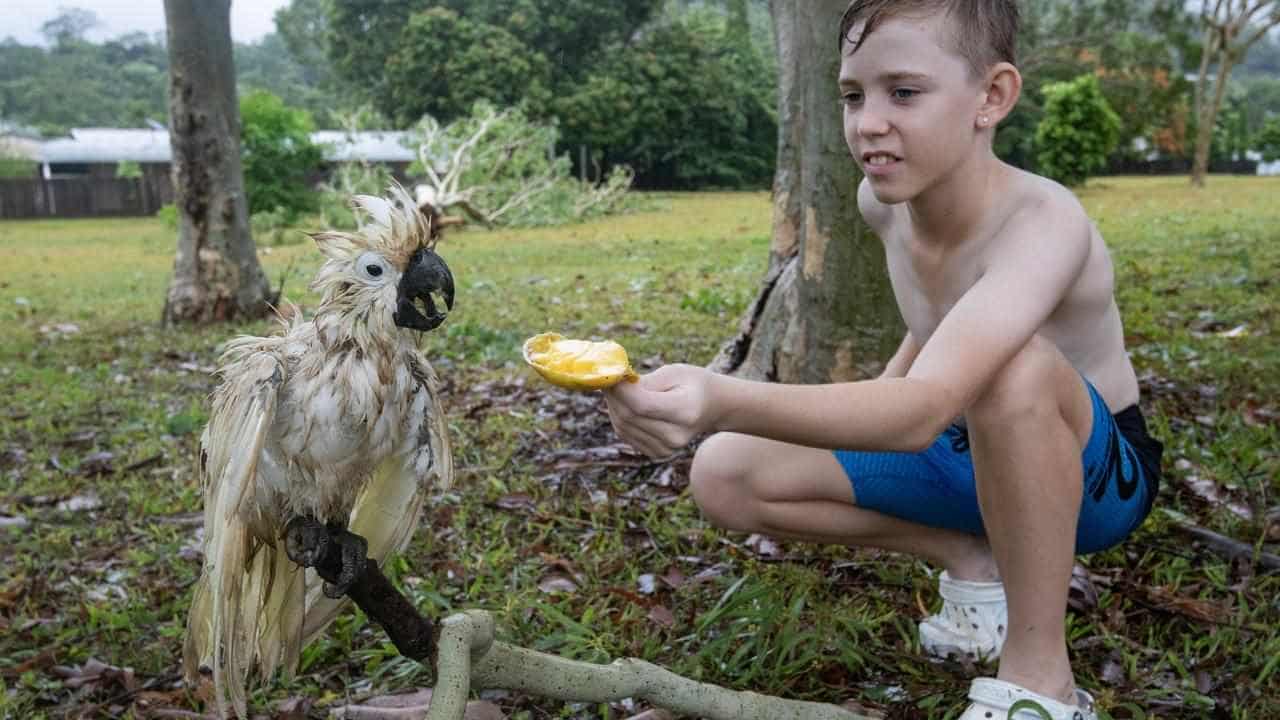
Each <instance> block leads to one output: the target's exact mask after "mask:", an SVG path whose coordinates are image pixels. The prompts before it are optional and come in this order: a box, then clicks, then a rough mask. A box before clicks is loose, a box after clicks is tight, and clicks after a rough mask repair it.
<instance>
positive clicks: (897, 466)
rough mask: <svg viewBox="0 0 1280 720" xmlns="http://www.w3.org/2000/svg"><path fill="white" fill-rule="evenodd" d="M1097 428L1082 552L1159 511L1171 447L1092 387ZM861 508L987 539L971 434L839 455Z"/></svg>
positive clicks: (1079, 532) (1131, 411)
mask: <svg viewBox="0 0 1280 720" xmlns="http://www.w3.org/2000/svg"><path fill="white" fill-rule="evenodd" d="M1085 385H1086V386H1087V387H1088V388H1089V395H1090V397H1092V399H1093V429H1092V431H1091V433H1090V435H1089V442H1088V444H1087V445H1086V446H1085V448H1084V453H1083V455H1082V457H1081V462H1082V463H1083V466H1084V496H1083V497H1082V498H1081V502H1080V516H1079V520H1078V522H1077V527H1076V552H1077V553H1078V554H1085V553H1092V552H1097V551H1099V550H1105V549H1107V548H1109V547H1111V546H1113V545H1116V544H1117V543H1119V542H1120V541H1121V540H1124V539H1125V538H1126V537H1128V535H1129V533H1131V532H1133V531H1134V530H1135V529H1137V527H1138V526H1139V525H1141V524H1142V521H1143V520H1145V519H1146V517H1147V515H1148V514H1149V513H1150V512H1151V505H1152V503H1153V502H1154V501H1155V497H1156V490H1157V489H1158V487H1159V483H1160V456H1161V454H1162V452H1163V450H1164V446H1163V445H1161V443H1160V442H1159V441H1158V440H1156V439H1155V438H1153V437H1151V436H1150V435H1149V434H1148V433H1147V425H1146V421H1145V420H1144V419H1143V417H1142V411H1141V410H1139V409H1138V406H1137V405H1130V406H1129V407H1127V408H1125V409H1124V410H1121V411H1120V412H1118V413H1116V414H1114V415H1112V414H1111V412H1110V410H1109V409H1108V408H1107V405H1106V403H1105V402H1104V401H1103V400H1102V397H1101V396H1100V395H1098V391H1097V390H1096V389H1095V388H1094V387H1093V385H1092V384H1090V383H1088V382H1087V381H1086V382H1085ZM835 455H836V459H837V460H839V461H840V465H841V466H843V467H844V471H845V473H846V474H847V475H848V476H849V480H850V482H852V483H853V494H854V498H855V499H856V501H857V503H858V506H859V507H865V508H867V509H869V510H875V511H876V512H880V513H884V514H885V515H890V516H893V517H896V518H901V519H903V520H909V521H911V522H914V523H918V524H921V525H928V526H930V527H940V528H949V529H952V530H959V531H962V532H967V533H971V534H974V535H983V534H985V531H984V530H983V526H982V512H981V511H980V510H979V508H978V493H977V487H976V485H975V483H974V476H973V458H972V456H971V455H970V454H969V435H968V432H967V430H966V429H965V428H964V427H962V426H960V425H952V426H951V427H949V428H947V430H946V431H945V432H944V433H942V435H940V436H938V439H937V440H935V441H934V443H933V445H931V446H929V448H927V449H926V450H924V451H923V452H919V453H899V452H856V451H848V450H837V451H836V452H835Z"/></svg>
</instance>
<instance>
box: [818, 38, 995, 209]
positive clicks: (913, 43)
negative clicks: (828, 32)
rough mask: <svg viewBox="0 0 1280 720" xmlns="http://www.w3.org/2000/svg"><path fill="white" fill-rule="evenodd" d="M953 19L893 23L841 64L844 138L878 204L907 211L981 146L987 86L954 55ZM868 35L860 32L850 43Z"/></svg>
mask: <svg viewBox="0 0 1280 720" xmlns="http://www.w3.org/2000/svg"><path fill="white" fill-rule="evenodd" d="M948 31H949V28H948V27H947V25H946V17H945V16H944V14H942V13H935V14H933V15H931V16H929V17H903V16H895V17H890V18H886V19H884V20H883V21H881V22H880V23H878V24H877V26H876V28H875V30H874V31H873V32H872V33H871V35H870V36H869V37H867V38H866V40H865V41H864V42H863V44H862V46H861V47H859V48H858V51H857V52H856V53H853V54H849V51H848V47H849V46H848V45H846V46H845V50H844V55H843V57H842V59H841V62H840V94H841V96H842V98H843V99H844V135H845V141H846V142H848V144H849V150H851V151H852V152H853V158H854V160H855V161H856V162H857V163H858V165H859V166H860V167H861V168H862V171H863V172H864V173H865V174H866V176H867V178H868V180H869V181H870V183H871V188H872V190H873V191H874V192H875V195H876V198H877V199H879V200H880V201H881V202H883V203H888V204H893V203H900V202H904V201H907V200H911V199H912V198H914V197H916V196H917V195H919V194H920V193H921V192H922V191H923V190H925V189H927V188H929V187H931V186H933V185H934V183H935V182H936V181H937V180H938V179H939V178H941V177H942V176H944V175H945V174H946V173H948V172H949V171H951V170H952V169H954V168H955V167H956V166H957V165H958V164H959V163H960V162H961V161H962V160H963V159H964V158H965V157H967V156H968V154H969V153H970V151H971V150H972V147H973V143H974V142H976V138H977V133H976V132H975V130H976V128H975V122H976V120H977V117H978V108H979V107H980V106H981V105H982V101H983V97H984V94H983V88H982V84H981V83H979V82H977V81H975V80H974V78H972V77H971V76H970V73H969V66H968V65H967V64H966V62H965V60H964V59H963V58H962V57H961V56H960V55H959V54H957V53H956V52H955V51H954V50H952V49H951V47H950V44H949V41H948V38H947V35H946V34H945V33H947V32H948ZM860 32H862V25H861V24H859V25H857V26H855V27H854V28H853V31H852V33H851V37H857V36H858V33H860Z"/></svg>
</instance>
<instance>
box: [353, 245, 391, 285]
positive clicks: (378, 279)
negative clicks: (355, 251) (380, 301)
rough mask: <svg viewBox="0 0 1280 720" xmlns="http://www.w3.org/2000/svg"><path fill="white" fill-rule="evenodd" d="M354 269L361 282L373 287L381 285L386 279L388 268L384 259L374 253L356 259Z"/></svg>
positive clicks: (364, 254)
mask: <svg viewBox="0 0 1280 720" xmlns="http://www.w3.org/2000/svg"><path fill="white" fill-rule="evenodd" d="M354 269H355V273H356V275H358V276H360V279H361V280H364V281H365V282H368V283H372V284H374V285H381V284H382V283H383V282H384V281H385V280H386V279H387V274H388V270H390V267H389V266H388V265H387V261H386V258H383V257H382V256H381V255H379V254H378V253H375V252H367V253H363V254H361V255H360V257H358V258H356V266H355V268H354Z"/></svg>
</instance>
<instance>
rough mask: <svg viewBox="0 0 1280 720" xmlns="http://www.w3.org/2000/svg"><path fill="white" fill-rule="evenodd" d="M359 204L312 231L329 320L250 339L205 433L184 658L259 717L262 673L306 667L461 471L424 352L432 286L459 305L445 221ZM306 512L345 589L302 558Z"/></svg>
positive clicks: (432, 322) (321, 313) (434, 310)
mask: <svg viewBox="0 0 1280 720" xmlns="http://www.w3.org/2000/svg"><path fill="white" fill-rule="evenodd" d="M355 204H356V209H357V211H358V214H360V215H361V217H362V220H361V222H362V224H361V226H360V227H359V228H358V229H357V231H355V232H353V233H343V232H321V233H316V234H314V235H313V236H312V237H313V238H314V240H315V242H316V245H317V246H318V247H319V249H320V252H322V253H323V254H324V256H325V257H326V258H327V260H326V261H325V263H324V265H323V266H322V267H321V268H320V271H319V272H318V273H317V275H316V278H315V281H314V282H313V283H312V287H313V289H315V290H317V291H318V292H320V293H321V294H322V300H321V302H320V306H319V308H318V309H317V310H316V312H315V317H314V319H312V320H309V321H303V320H301V319H299V318H300V313H295V315H294V319H293V320H291V321H287V322H286V323H285V330H284V331H283V332H282V333H281V334H279V335H276V336H273V337H239V338H237V339H235V340H233V341H231V342H230V343H229V345H228V347H227V349H226V351H225V353H224V354H223V356H222V358H221V360H220V361H219V375H220V376H221V383H220V385H219V386H218V388H217V390H216V391H215V392H214V393H213V396H212V407H211V413H210V417H209V423H208V426H207V427H206V428H205V430H204V434H203V435H202V436H201V438H200V463H199V471H200V475H201V480H202V483H203V489H204V503H205V505H204V567H203V573H202V576H201V578H200V581H199V584H198V585H197V587H196V589H195V595H194V597H193V599H192V605H191V614H190V616H189V617H188V621H187V635H186V642H185V647H184V652H183V654H184V667H185V671H186V675H187V678H188V680H189V681H191V682H193V683H194V682H197V681H198V679H199V675H200V673H201V670H202V669H204V670H206V671H210V672H212V674H213V685H214V694H215V698H216V701H217V705H218V709H219V712H220V713H221V714H222V715H223V716H224V717H225V716H226V714H227V699H228V698H229V699H230V701H231V705H232V706H233V708H234V710H235V712H236V713H237V714H238V715H240V716H241V717H246V716H247V713H246V710H247V703H246V699H245V698H246V683H247V680H248V674H249V672H250V670H251V669H252V668H254V667H256V668H257V670H258V672H259V674H260V675H261V677H262V678H264V679H267V678H269V677H270V676H271V675H272V673H273V672H275V671H276V670H277V669H283V670H284V671H285V673H287V674H288V673H292V672H293V671H294V670H295V669H296V668H297V664H298V658H299V653H300V651H301V649H302V648H303V647H304V646H305V645H306V644H307V643H308V642H310V641H311V639H313V638H314V637H315V636H316V635H317V634H318V633H319V632H320V631H321V630H323V629H324V628H325V626H326V625H328V623H329V622H330V621H332V620H333V619H334V617H335V616H336V615H337V613H338V611H339V609H340V608H341V603H342V602H343V599H342V596H343V593H344V592H345V590H346V589H347V587H348V586H349V585H350V584H351V582H352V581H353V580H354V579H355V578H356V577H359V575H360V572H361V571H362V570H363V568H364V558H365V557H366V552H367V555H368V557H369V558H372V559H374V560H376V561H378V562H381V561H382V560H383V559H384V558H385V557H386V556H387V555H388V554H389V553H392V552H398V551H400V550H401V549H403V548H404V546H405V545H406V544H407V543H408V541H409V539H410V536H411V535H412V533H413V530H414V528H415V527H416V526H417V524H418V519H419V515H420V512H421V510H422V505H423V500H424V497H425V495H426V494H427V492H428V491H429V489H431V488H432V487H433V486H434V487H441V486H447V485H448V484H449V483H450V481H451V480H452V478H453V464H452V459H451V456H450V452H449V442H448V437H447V435H446V426H445V419H444V416H443V415H442V413H441V409H440V405H439V402H438V400H437V397H436V391H435V383H436V380H435V375H434V372H433V370H432V369H431V365H430V364H428V362H427V359H426V357H424V356H423V354H422V353H421V352H420V351H419V349H418V346H419V338H420V335H421V333H423V332H425V331H428V330H431V329H433V328H435V327H437V326H438V325H440V323H441V322H443V321H444V317H445V316H444V312H443V311H442V310H441V309H439V308H438V307H437V305H436V301H435V300H434V299H433V297H432V296H433V294H435V295H439V296H440V297H442V298H443V301H444V304H445V307H446V308H448V309H450V310H451V309H452V308H453V291H454V288H453V277H452V275H451V274H450V271H449V268H448V266H447V265H445V263H444V261H443V260H442V259H441V258H440V256H439V255H437V254H436V253H435V251H434V245H435V240H436V232H437V228H435V227H433V223H432V218H431V217H429V216H427V215H424V214H423V213H422V212H421V211H420V210H419V209H418V208H417V207H416V206H415V203H414V202H413V200H412V199H411V198H410V197H409V196H408V194H407V193H405V192H404V190H402V189H400V188H399V187H393V188H392V189H391V190H390V197H389V198H388V199H383V198H377V197H371V196H359V197H357V198H356V201H355ZM420 306H421V309H420ZM424 311H425V312H424ZM299 521H301V522H303V523H309V524H310V525H311V526H312V527H313V528H319V530H320V531H321V532H324V533H328V536H329V537H328V540H330V541H332V542H333V543H335V546H336V549H337V550H339V551H340V552H341V558H342V566H343V571H342V575H341V577H340V578H339V581H338V582H337V583H335V585H329V584H327V583H324V582H322V581H321V579H320V578H319V577H318V576H317V575H316V572H315V571H314V570H304V569H302V568H301V567H299V566H298V565H295V564H294V563H293V562H292V561H291V560H290V559H289V557H288V555H287V553H286V547H285V544H286V543H285V541H284V535H285V528H286V526H288V525H290V523H291V522H294V523H296V522H299ZM291 537H292V535H291ZM366 542H367V544H366Z"/></svg>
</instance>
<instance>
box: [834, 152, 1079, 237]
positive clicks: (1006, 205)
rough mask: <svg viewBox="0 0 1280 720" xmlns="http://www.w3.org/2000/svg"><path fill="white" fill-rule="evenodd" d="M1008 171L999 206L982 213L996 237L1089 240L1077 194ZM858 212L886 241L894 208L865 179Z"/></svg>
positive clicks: (1031, 175)
mask: <svg viewBox="0 0 1280 720" xmlns="http://www.w3.org/2000/svg"><path fill="white" fill-rule="evenodd" d="M1009 169H1010V171H1011V172H1010V176H1009V182H1008V183H1007V185H1006V187H1005V190H1004V192H1002V193H1001V195H1000V200H999V202H996V203H993V204H991V205H990V206H989V207H987V208H985V209H984V211H983V214H984V216H985V217H984V222H983V223H982V224H983V225H984V226H986V227H990V228H998V231H997V232H996V233H995V234H996V235H998V236H1002V237H1009V238H1011V237H1016V236H1019V235H1023V234H1025V233H1027V232H1036V231H1037V230H1039V231H1045V230H1048V229H1050V228H1052V229H1053V230H1054V231H1055V232H1054V233H1053V234H1055V235H1059V236H1066V237H1079V238H1081V239H1087V238H1088V236H1089V235H1090V234H1091V233H1092V229H1093V223H1092V221H1091V220H1090V218H1089V216H1088V213H1087V212H1086V211H1085V209H1084V206H1083V205H1082V204H1081V203H1080V200H1079V198H1077V197H1076V195H1075V193H1073V192H1072V191H1071V190H1069V189H1068V188H1066V187H1064V186H1063V185H1061V184H1059V183H1057V182H1055V181H1053V180H1050V179H1049V178H1046V177H1043V176H1041V175H1037V174H1035V173H1032V172H1028V171H1026V170H1021V169H1018V168H1013V167H1009ZM858 210H859V212H860V213H861V215H862V217H863V220H865V221H866V223H867V224H868V225H870V226H871V229H872V230H873V231H875V232H876V233H877V234H878V235H880V236H881V237H882V238H883V237H885V235H886V233H885V231H886V230H888V229H890V227H891V226H892V224H893V222H894V217H895V213H894V206H893V205H887V204H885V203H883V202H881V201H880V200H879V199H878V198H877V197H876V196H875V192H874V191H873V190H872V189H871V184H870V182H869V181H868V180H867V179H866V178H863V180H862V182H861V183H860V184H859V185H858Z"/></svg>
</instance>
